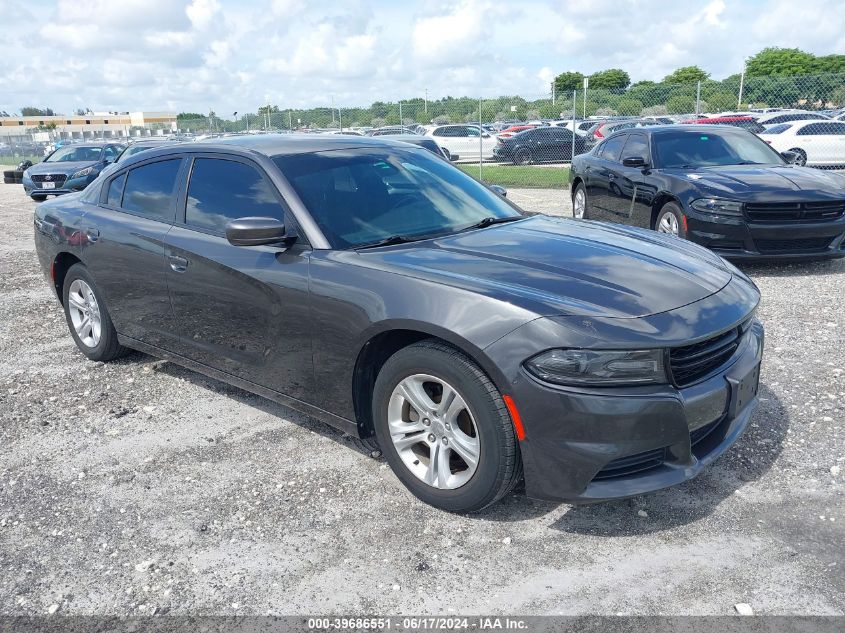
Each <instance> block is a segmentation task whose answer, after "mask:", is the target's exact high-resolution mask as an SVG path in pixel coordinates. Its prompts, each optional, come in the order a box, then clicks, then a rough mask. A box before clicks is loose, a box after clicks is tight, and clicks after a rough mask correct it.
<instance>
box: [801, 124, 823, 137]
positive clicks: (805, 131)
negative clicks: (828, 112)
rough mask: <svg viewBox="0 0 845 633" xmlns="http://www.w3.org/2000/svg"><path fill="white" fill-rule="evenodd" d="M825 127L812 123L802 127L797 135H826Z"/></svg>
mask: <svg viewBox="0 0 845 633" xmlns="http://www.w3.org/2000/svg"><path fill="white" fill-rule="evenodd" d="M824 127H825V125H824V123H812V124H810V125H805V126H804V127H802V128H801V129H800V130H798V132H797V133H796V134H797V136H815V135H816V134H826V132H825V130H824Z"/></svg>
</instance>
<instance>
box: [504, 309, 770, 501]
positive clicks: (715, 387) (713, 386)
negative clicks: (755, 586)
mask: <svg viewBox="0 0 845 633" xmlns="http://www.w3.org/2000/svg"><path fill="white" fill-rule="evenodd" d="M763 338H764V333H763V326H762V325H761V324H760V323H759V322H754V324H753V325H752V326H751V327H750V328H749V330H748V332H747V336H746V338H745V339H744V341H743V344H742V346H741V347H740V348H739V349H738V350H737V352H736V354H735V355H734V356H733V357H732V359H731V360H730V361H729V362H728V363H727V364H726V365H725V366H723V367H722V368H720V369H719V370H718V371H717V372H716V373H715V374H713V375H711V376H709V377H708V378H707V379H705V380H703V381H701V382H698V383H696V384H693V385H691V386H688V387H684V388H676V387H673V386H669V385H667V386H666V387H665V388H664V389H660V390H658V391H656V392H654V393H650V394H642V393H641V391H639V390H638V389H636V388H635V389H630V390H627V391H629V392H628V393H626V390H625V389H618V388H614V389H612V390H608V391H607V392H606V393H596V390H592V391H590V392H582V391H578V390H573V389H561V388H556V387H553V386H550V385H546V384H542V383H540V382H539V381H537V380H534V379H532V378H530V377H527V376H526V379H525V380H520V381H518V383H517V384H515V385H513V393H514V396H513V397H514V400H515V401H516V402H517V403H518V405H519V409H520V412H521V416H522V419H523V423H524V427H525V439H524V440H523V441H522V442H520V447H521V449H522V455H523V462H524V468H525V482H526V493H527V494H528V496H531V497H534V498H540V499H551V500H560V501H566V502H569V503H594V502H598V501H606V500H611V499H620V498H626V497H632V496H636V495H640V494H644V493H648V492H653V491H656V490H659V489H662V488H666V487H669V486H673V485H676V484H679V483H682V482H684V481H687V480H689V479H692V478H693V477H695V476H696V475H698V474H699V473H700V472H701V471H702V470H703V469H704V468H705V467H707V465H708V464H710V463H711V462H713V461H714V460H715V459H716V458H718V457H719V456H720V455H721V454H722V453H724V452H725V451H726V450H728V448H730V447H731V446H732V445H733V444H734V443H735V442H736V441H737V440H738V439H739V437H740V436H741V435H742V432H743V431H744V430H745V428H746V426H747V425H748V422H749V420H750V419H751V416H752V414H753V412H754V409H755V408H756V406H757V401H758V400H757V388H758V384H759V371H760V362H761V359H762V349H763Z"/></svg>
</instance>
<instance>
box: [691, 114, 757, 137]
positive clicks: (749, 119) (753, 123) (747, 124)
mask: <svg viewBox="0 0 845 633" xmlns="http://www.w3.org/2000/svg"><path fill="white" fill-rule="evenodd" d="M681 123H683V124H688V123H703V124H706V125H730V126H732V127H738V128H742V129H743V130H748V131H749V132H754V134H759V133H760V132H762V131H763V130H765V129H766V128H764V127H763V126H762V125H761V124H760V123H757V119H755V118H754V117H753V116H714V117H710V118H703V119H690V120H689V121H681Z"/></svg>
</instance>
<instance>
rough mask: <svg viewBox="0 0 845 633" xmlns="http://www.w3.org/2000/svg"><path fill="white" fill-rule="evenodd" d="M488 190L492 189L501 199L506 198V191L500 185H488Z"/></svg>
mask: <svg viewBox="0 0 845 633" xmlns="http://www.w3.org/2000/svg"><path fill="white" fill-rule="evenodd" d="M490 189H492V190H493V191H494V192H495V193H498V194H499V195H500V196H502V197H503V198H507V197H508V190H507V189H505V188H504V187H502V186H501V185H490Z"/></svg>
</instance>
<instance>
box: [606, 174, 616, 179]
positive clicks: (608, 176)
mask: <svg viewBox="0 0 845 633" xmlns="http://www.w3.org/2000/svg"><path fill="white" fill-rule="evenodd" d="M607 179H608V180H616V174H608V175H607Z"/></svg>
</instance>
